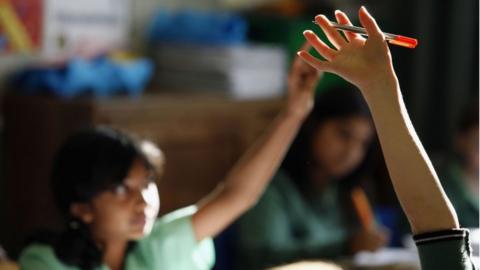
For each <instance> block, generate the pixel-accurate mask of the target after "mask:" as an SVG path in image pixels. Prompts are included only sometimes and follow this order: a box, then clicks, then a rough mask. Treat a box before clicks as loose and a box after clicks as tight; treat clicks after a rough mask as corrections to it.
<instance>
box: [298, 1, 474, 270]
mask: <svg viewBox="0 0 480 270" xmlns="http://www.w3.org/2000/svg"><path fill="white" fill-rule="evenodd" d="M335 15H336V19H337V21H338V22H339V23H341V24H351V23H350V21H349V19H348V17H347V16H346V15H345V14H344V13H342V12H340V11H337V12H335ZM359 19H360V22H361V24H362V25H363V26H364V27H365V29H366V31H367V33H368V38H367V39H365V38H363V37H361V36H360V35H358V34H355V33H351V32H347V33H346V34H345V36H342V35H341V34H340V33H338V32H337V31H336V30H335V29H334V28H333V27H332V26H331V25H330V22H329V20H328V19H327V18H326V17H325V16H324V15H319V16H317V17H316V18H315V20H316V22H317V23H318V24H319V25H320V27H321V28H322V30H323V31H324V32H325V34H326V35H327V37H328V38H329V40H330V42H331V43H332V44H333V46H334V48H335V49H333V48H330V47H328V46H327V45H326V44H325V43H323V42H322V41H321V40H320V39H319V38H318V37H317V36H316V35H315V34H314V33H313V32H312V31H305V32H304V36H305V38H306V39H307V41H308V42H309V43H310V44H311V45H312V46H313V47H314V48H315V50H316V51H317V52H319V53H320V55H321V56H322V57H323V58H324V59H325V60H323V61H322V60H319V59H316V58H315V57H313V56H312V55H311V54H309V53H308V52H307V51H305V50H302V51H300V52H299V53H298V54H299V55H300V57H302V59H304V60H305V61H306V62H307V63H309V64H310V65H312V66H314V67H316V68H317V69H318V70H321V71H326V72H333V73H335V74H337V75H340V76H341V77H343V78H344V79H346V80H347V81H350V82H351V83H352V84H354V85H356V86H357V87H358V88H359V89H360V91H361V93H362V94H363V96H364V97H365V100H366V101H367V104H368V105H369V107H370V111H371V113H372V117H373V120H374V123H375V127H376V130H377V134H378V137H379V140H380V144H381V147H382V151H383V154H384V157H385V162H386V165H387V168H388V171H389V173H390V177H391V180H392V183H393V186H394V189H395V192H396V194H397V196H398V199H399V201H400V203H401V205H402V208H403V210H404V212H405V214H406V215H407V217H408V220H409V222H410V226H411V229H412V232H413V234H414V235H415V236H414V239H415V241H416V244H417V246H418V249H419V255H420V260H421V263H422V269H423V270H434V269H435V270H437V269H449V270H465V269H474V266H473V263H472V261H471V258H470V255H471V250H470V247H469V242H468V241H469V240H468V231H467V230H462V229H459V223H458V219H457V215H456V213H455V210H454V208H453V207H452V205H451V203H450V201H449V199H448V198H447V196H446V195H445V192H444V191H443V188H442V186H441V185H440V181H439V180H438V177H437V175H436V173H435V170H434V169H433V166H432V164H431V162H430V160H429V158H428V156H427V154H426V152H425V150H424V149H423V147H422V144H421V143H420V140H419V138H418V136H417V134H416V133H415V130H414V128H413V126H412V123H411V121H410V118H409V116H408V113H407V110H406V108H405V104H404V103H403V98H402V94H401V91H400V85H399V83H398V79H397V77H396V74H395V71H394V68H393V64H392V59H391V55H390V51H389V48H388V45H387V42H386V41H385V37H384V35H383V34H382V32H381V31H380V29H379V27H378V25H377V23H376V22H375V19H374V18H373V17H371V15H370V14H369V13H368V12H367V10H366V9H365V8H364V7H362V8H361V9H360V11H359Z"/></svg>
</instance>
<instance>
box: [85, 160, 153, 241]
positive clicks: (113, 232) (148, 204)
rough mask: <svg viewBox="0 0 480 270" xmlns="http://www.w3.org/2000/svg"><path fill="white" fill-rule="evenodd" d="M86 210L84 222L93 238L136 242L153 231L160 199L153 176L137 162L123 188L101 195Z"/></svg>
mask: <svg viewBox="0 0 480 270" xmlns="http://www.w3.org/2000/svg"><path fill="white" fill-rule="evenodd" d="M85 207H86V208H87V209H86V210H85V211H84V213H86V214H88V215H84V216H83V221H84V222H86V223H87V224H89V226H90V228H91V230H92V233H93V235H94V238H97V239H103V240H106V239H116V240H137V239H139V238H142V237H143V236H145V235H148V234H149V233H150V232H151V230H152V227H153V224H154V222H155V219H156V218H157V215H158V211H159V208H160V199H159V195H158V190H157V186H156V184H155V182H153V179H151V175H150V173H149V172H148V171H147V169H146V168H145V166H144V165H143V163H142V162H141V161H140V160H136V161H135V162H134V163H133V165H132V167H131V169H130V171H129V172H128V175H127V177H126V178H125V180H124V181H123V183H122V184H121V185H119V186H117V187H115V188H113V189H112V190H109V191H105V192H102V193H100V194H99V195H97V196H96V197H95V198H94V199H93V200H92V201H91V202H89V203H88V204H87V205H86V206H85ZM80 216H81V215H80ZM81 217H82V216H81Z"/></svg>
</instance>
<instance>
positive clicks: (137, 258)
mask: <svg viewBox="0 0 480 270" xmlns="http://www.w3.org/2000/svg"><path fill="white" fill-rule="evenodd" d="M195 211H196V208H195V207H194V206H191V207H186V208H183V209H180V210H177V211H174V212H172V213H170V214H168V215H165V216H164V217H162V218H160V219H158V220H157V221H156V222H155V225H154V227H153V229H152V232H151V233H150V234H149V235H148V236H146V237H145V238H143V239H141V240H139V241H137V245H136V246H135V247H134V249H133V250H132V251H130V252H129V253H128V254H127V257H126V260H125V268H124V269H126V270H133V269H152V270H205V269H211V268H212V266H213V264H214V262H215V252H214V247H213V241H212V240H211V239H210V238H207V239H205V240H202V241H200V242H197V241H196V239H195V235H194V231H193V227H192V220H191V218H192V215H193V213H195ZM20 266H21V269H23V270H78V269H79V268H78V267H73V266H69V265H65V264H64V263H62V262H61V261H60V260H59V259H58V258H57V257H56V256H55V253H54V251H53V248H52V247H50V246H48V245H41V244H33V245H31V246H28V247H27V248H26V249H25V250H24V251H23V252H22V254H21V256H20ZM108 269H109V268H108V267H107V266H106V265H102V266H101V267H100V268H98V270H108Z"/></svg>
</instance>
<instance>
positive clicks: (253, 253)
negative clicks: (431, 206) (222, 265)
mask: <svg viewBox="0 0 480 270" xmlns="http://www.w3.org/2000/svg"><path fill="white" fill-rule="evenodd" d="M374 137H375V134H374V126H373V122H372V120H371V118H370V113H369V110H368V107H367V105H366V103H365V101H364V100H363V97H362V96H361V93H360V92H359V91H358V89H356V88H354V87H353V86H351V85H349V84H348V85H347V84H346V85H344V86H341V87H335V88H332V89H329V90H327V91H325V92H322V93H321V94H319V96H318V97H317V99H316V102H315V107H314V109H313V111H312V113H311V114H310V115H309V117H308V118H307V120H306V121H305V123H304V125H303V126H302V128H301V130H300V132H299V135H298V136H297V138H296V139H295V141H294V143H293V144H292V146H291V148H290V150H289V152H288V154H287V156H286V158H285V160H284V161H283V163H282V166H281V168H280V170H279V171H278V172H277V173H276V174H275V176H274V178H273V181H272V183H271V184H270V186H269V187H268V189H267V191H266V192H265V193H264V195H263V197H262V198H261V199H260V201H259V202H258V204H257V205H256V206H255V207H254V208H252V209H251V210H250V211H248V212H247V213H246V214H245V215H244V216H243V217H242V218H241V219H240V220H239V222H238V223H237V224H236V226H235V228H234V230H235V235H236V237H235V240H234V242H235V243H236V255H235V257H236V258H235V267H236V269H261V268H264V267H270V266H272V265H279V264H284V263H287V262H292V261H297V260H303V259H319V258H335V257H338V256H340V255H347V254H353V253H355V252H357V251H360V250H370V251H374V250H376V249H378V248H380V247H382V246H384V245H386V244H387V243H388V233H387V231H386V230H385V229H384V228H382V227H381V226H377V225H373V226H369V227H367V228H364V227H362V226H360V225H361V224H359V222H358V221H357V220H358V219H357V216H356V214H355V212H354V210H353V207H352V203H351V197H350V194H351V191H352V188H353V187H355V186H358V185H360V184H361V182H362V181H364V180H366V179H367V178H368V170H367V168H368V166H367V165H368V163H369V162H368V161H369V157H368V156H369V150H370V148H371V145H372V141H373V140H374Z"/></svg>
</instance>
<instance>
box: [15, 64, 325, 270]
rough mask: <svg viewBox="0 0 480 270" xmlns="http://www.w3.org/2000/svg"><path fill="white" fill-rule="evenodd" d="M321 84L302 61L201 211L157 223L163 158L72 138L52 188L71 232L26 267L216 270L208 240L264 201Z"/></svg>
mask: <svg viewBox="0 0 480 270" xmlns="http://www.w3.org/2000/svg"><path fill="white" fill-rule="evenodd" d="M319 77H320V74H319V72H318V71H317V70H316V69H314V68H312V67H310V66H308V65H307V64H305V63H303V61H301V60H299V59H298V58H297V60H296V61H294V64H293V66H292V70H291V72H290V75H289V80H288V99H287V102H286V105H285V107H284V109H283V110H282V111H281V112H280V113H279V115H278V116H277V117H276V119H275V120H274V121H273V123H272V125H271V127H270V128H269V129H268V130H267V131H266V132H265V133H264V134H263V136H261V137H260V138H259V139H258V140H257V141H256V142H255V144H254V145H253V146H252V147H251V148H250V149H249V150H248V151H247V153H246V154H245V155H244V156H243V157H242V158H241V159H240V161H238V163H237V164H236V165H235V166H234V168H233V169H232V170H231V171H230V173H229V174H228V175H227V176H226V179H225V181H223V182H222V184H221V185H219V187H218V188H217V189H216V190H215V191H213V192H212V193H211V194H210V195H209V196H207V197H206V198H205V199H204V200H202V201H200V202H199V203H198V204H197V205H196V210H195V211H192V210H191V209H182V210H180V212H175V213H174V214H172V215H168V216H166V217H163V218H161V219H160V220H157V214H158V210H159V205H160V203H159V196H158V190H157V187H156V185H155V181H154V180H155V178H156V177H159V176H160V175H159V174H158V173H156V172H157V171H158V168H161V167H162V164H163V159H162V155H161V152H160V150H159V149H158V148H157V147H156V146H155V145H153V144H152V143H148V142H144V141H138V140H135V139H133V138H132V137H130V136H128V135H126V134H123V133H121V132H118V131H115V130H112V129H105V128H101V129H90V130H86V131H83V132H79V133H77V134H76V135H73V136H72V137H71V138H70V139H68V140H67V142H66V143H65V144H64V145H63V147H62V148H61V150H60V152H59V154H58V156H57V158H56V162H55V166H54V170H53V181H52V186H53V194H54V195H55V199H56V201H57V205H58V206H59V208H60V210H61V212H62V214H63V215H64V218H65V227H66V229H65V231H64V232H62V233H61V234H60V235H58V236H57V237H51V240H50V241H46V240H44V241H37V242H36V243H32V244H31V245H30V246H29V247H27V248H26V249H25V250H24V252H23V254H22V255H21V258H20V265H21V267H22V269H24V270H30V269H31V270H39V269H49V270H57V269H111V270H118V269H152V270H153V269H155V270H156V269H163V270H168V269H171V270H195V269H209V268H211V267H212V265H213V263H214V253H213V246H212V243H211V238H212V237H214V236H216V235H217V234H218V233H220V232H221V231H222V230H223V229H224V228H225V227H227V226H228V225H229V224H230V223H231V222H233V221H234V220H235V219H236V218H238V217H239V216H240V215H241V214H242V213H244V212H245V211H246V210H248V209H249V208H250V207H251V206H252V205H253V204H254V203H255V202H256V201H257V199H258V198H259V197H260V195H261V194H262V192H263V191H264V188H265V186H266V185H267V183H268V181H269V180H270V179H271V178H272V175H273V174H274V172H275V171H276V170H277V168H278V165H279V163H280V161H281V160H282V158H283V156H284V154H285V152H286V150H287V149H288V147H289V145H290V143H291V141H292V140H293V138H294V137H295V135H296V133H297V130H298V129H299V127H300V126H301V124H302V122H303V120H304V119H305V117H306V116H307V115H308V114H309V112H310V111H311V109H312V107H313V92H314V89H315V86H316V84H317V82H318V79H319ZM185 166H188V164H185Z"/></svg>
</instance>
